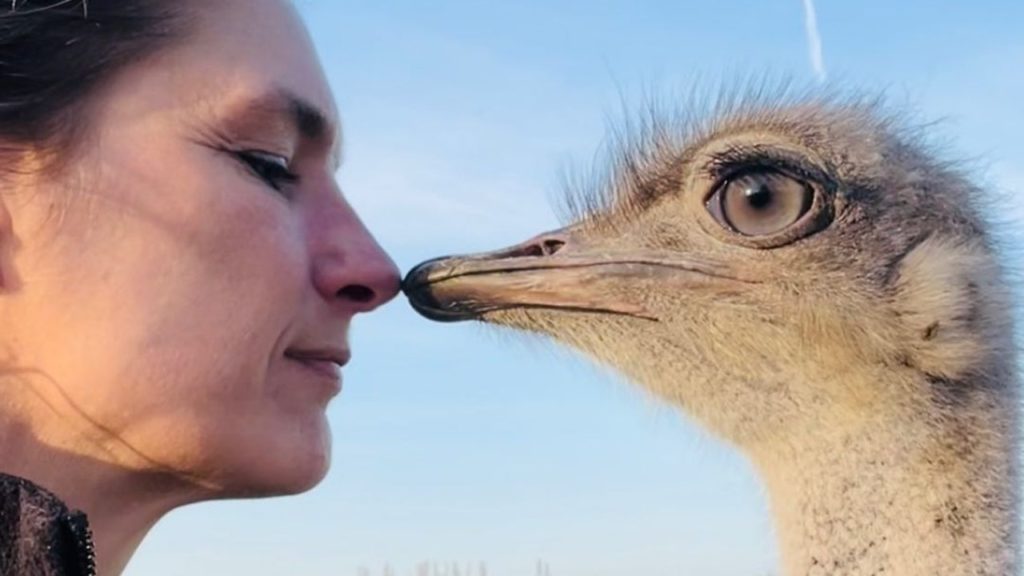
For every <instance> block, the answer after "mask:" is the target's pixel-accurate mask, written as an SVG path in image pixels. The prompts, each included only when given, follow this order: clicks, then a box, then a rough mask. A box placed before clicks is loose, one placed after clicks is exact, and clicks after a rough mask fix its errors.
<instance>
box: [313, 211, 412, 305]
mask: <svg viewBox="0 0 1024 576" xmlns="http://www.w3.org/2000/svg"><path fill="white" fill-rule="evenodd" d="M332 214H333V216H332ZM319 216H320V218H324V219H326V220H325V221H322V225H320V226H317V227H316V228H317V232H316V233H315V234H314V244H315V246H314V251H315V252H314V259H313V282H314V284H315V286H316V289H317V291H318V292H319V293H320V294H321V296H322V297H323V298H324V299H325V300H327V301H328V302H338V303H340V304H342V305H343V306H345V307H346V308H348V309H349V310H351V311H352V312H354V313H358V312H369V311H370V310H373V309H374V308H377V307H378V306H380V305H382V304H384V303H385V302H387V301H389V300H391V299H392V298H394V297H395V295H396V294H398V290H399V283H400V280H401V278H400V273H399V270H398V267H397V266H396V265H395V263H394V261H393V260H392V259H391V257H390V256H388V254H387V252H385V251H384V249H383V248H381V246H380V244H378V243H377V240H376V239H375V238H374V237H373V235H372V234H371V233H370V231H369V230H368V229H367V228H366V226H365V225H364V224H363V222H362V220H360V218H359V216H358V215H357V214H356V213H355V210H353V209H352V207H351V206H350V205H349V204H348V203H347V202H346V201H345V200H344V199H340V198H339V202H338V203H337V204H336V209H334V210H325V211H321V212H320V215H319Z"/></svg>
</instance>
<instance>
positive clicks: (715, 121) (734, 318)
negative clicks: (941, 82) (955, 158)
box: [403, 95, 1019, 576]
mask: <svg viewBox="0 0 1024 576" xmlns="http://www.w3.org/2000/svg"><path fill="white" fill-rule="evenodd" d="M902 126H903V123H902V122H900V121H898V120H897V119H896V118H895V116H893V115H890V114H888V113H886V112H884V110H883V108H882V107H881V106H880V105H877V104H876V103H871V102H865V101H861V100H844V99H839V98H834V97H825V96H816V95H809V96H802V97H795V98H793V97H791V98H780V99H776V98H760V99H757V98H755V99H746V100H744V101H741V102H734V103H732V104H729V103H726V104H723V105H719V106H718V107H717V108H716V109H715V111H714V113H713V114H711V115H710V118H707V119H704V120H701V121H698V122H693V121H679V120H678V119H676V120H673V119H671V118H670V117H662V116H659V115H657V114H653V115H650V117H649V119H648V120H647V121H645V122H642V123H641V125H640V126H639V127H634V128H633V129H631V133H632V136H631V137H630V138H627V139H625V140H624V141H623V142H624V145H622V146H619V147H618V148H617V152H615V153H614V154H613V155H612V162H611V166H612V167H611V168H610V169H609V170H608V171H607V176H606V177H605V178H604V179H603V180H602V181H601V183H600V184H599V185H597V186H591V187H590V190H591V191H590V192H589V193H588V194H587V195H586V196H584V201H583V202H575V203H574V205H575V207H576V210H575V212H574V217H573V218H572V221H571V222H570V223H569V224H568V225H567V226H566V227H564V228H562V229H560V230H557V231H553V232H549V233H545V234H541V235H539V236H537V237H535V238H533V239H531V240H529V241H527V242H525V243H523V244H520V245H517V246H514V247H511V248H507V249H504V250H499V251H496V252H490V253H486V254H476V255H468V256H451V257H444V258H438V259H435V260H431V261H428V262H424V263H422V264H420V265H419V266H417V267H415V268H414V269H413V270H411V271H410V272H409V273H408V275H407V276H406V278H405V280H404V282H403V289H404V291H405V293H406V294H407V296H408V297H409V300H410V302H411V304H412V305H413V307H414V308H415V309H416V310H417V311H418V312H420V313H421V314H422V315H424V316H426V317H427V318H430V319H433V320H439V321H456V320H466V319H476V320H481V321H483V322H487V323H490V324H494V325H501V326H506V327H512V328H515V329H520V330H526V331H530V332H534V333H539V334H544V335H547V336H550V337H552V338H553V339H555V340H557V341H560V342H562V343H565V344H567V345H569V346H571V347H573V348H576V349H578V350H580V351H582V352H583V353H584V354H586V355H588V356H590V357H592V358H593V359H595V360H597V361H599V362H601V363H604V364H606V365H609V366H611V367H613V368H615V369H616V370H617V371H619V372H620V373H622V374H624V375H625V376H626V377H627V378H628V379H630V380H631V381H633V382H635V383H637V384H639V385H640V386H641V387H643V388H645V389H647V390H649V391H650V392H652V393H653V394H654V395H656V396H657V397H660V398H662V399H664V400H665V401H667V402H668V403H670V404H672V405H674V406H677V407H679V408H680V409H682V411H684V412H685V413H687V414H688V415H689V416H690V417H691V418H693V419H695V420H696V421H697V422H699V423H701V424H702V425H703V426H705V427H707V428H708V429H710V430H711V431H712V432H713V433H714V434H716V435H718V436H719V437H721V438H723V439H724V440H725V441H727V442H728V443H730V444H732V445H733V446H735V447H736V448H737V449H739V450H740V451H741V452H742V453H743V454H744V455H745V456H746V457H747V458H749V460H750V461H751V462H752V463H753V465H754V467H755V469H756V471H757V472H758V474H759V476H760V477H761V479H762V481H763V482H764V485H765V487H766V488H767V492H768V495H769V499H770V505H771V510H772V513H773V517H774V520H775V524H776V532H777V534H778V539H779V546H780V549H781V557H782V562H783V564H784V568H785V573H786V574H789V575H793V576H796V575H809V574H849V575H881V574H895V575H900V576H926V575H927V576H934V575H937V574H942V575H944V576H960V575H964V576H966V575H982V574H984V575H993V576H995V575H999V576H1004V575H1010V574H1015V573H1016V571H1017V569H1018V567H1019V564H1018V551H1017V550H1018V533H1019V525H1018V512H1017V504H1018V502H1017V495H1018V488H1017V483H1018V478H1017V456H1016V448H1017V427H1018V392H1017V373H1016V368H1015V354H1014V353H1015V351H1014V348H1013V337H1012V325H1011V319H1010V311H1009V306H1010V298H1009V290H1008V289H1007V287H1006V283H1005V281H1004V280H1003V274H1002V272H1001V270H1000V267H999V265H998V264H997V261H996V258H995V255H994V249H993V240H992V238H991V235H990V233H989V232H988V229H987V227H986V224H985V223H984V222H983V220H982V218H981V217H980V215H979V207H978V195H979V194H978V192H979V191H978V189H977V188H976V187H975V186H973V185H972V184H971V183H970V182H969V181H968V180H967V179H966V178H965V177H964V175H962V174H961V173H959V172H958V170H957V169H956V168H955V167H954V166H953V165H951V164H948V163H944V162H941V161H939V160H937V159H936V158H934V157H933V156H934V155H933V154H932V152H931V151H930V150H929V149H927V148H926V147H925V146H924V145H923V144H922V143H921V141H920V139H919V138H918V137H917V134H916V132H915V131H913V130H910V129H908V128H905V127H902Z"/></svg>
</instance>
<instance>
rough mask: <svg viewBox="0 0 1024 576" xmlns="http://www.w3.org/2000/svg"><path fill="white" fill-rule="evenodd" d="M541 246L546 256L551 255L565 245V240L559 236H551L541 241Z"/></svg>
mask: <svg viewBox="0 0 1024 576" xmlns="http://www.w3.org/2000/svg"><path fill="white" fill-rule="evenodd" d="M540 246H541V251H542V253H543V254H544V255H545V256H551V255H552V254H554V253H555V252H558V251H559V250H561V249H562V247H563V246H565V241H564V240H559V239H558V238H549V239H547V240H545V241H543V242H541V244H540Z"/></svg>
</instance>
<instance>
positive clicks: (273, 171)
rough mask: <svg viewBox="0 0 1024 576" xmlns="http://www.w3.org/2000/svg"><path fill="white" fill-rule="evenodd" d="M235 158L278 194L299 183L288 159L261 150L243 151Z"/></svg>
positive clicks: (236, 154)
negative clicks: (289, 166)
mask: <svg viewBox="0 0 1024 576" xmlns="http://www.w3.org/2000/svg"><path fill="white" fill-rule="evenodd" d="M235 156H236V157H237V158H238V160H239V161H240V162H241V163H242V164H243V165H244V166H245V167H246V168H248V169H249V171H250V172H251V173H252V174H253V175H254V176H256V177H257V178H259V179H260V180H262V181H263V182H264V183H266V184H267V186H270V187H271V188H273V189H274V190H276V191H278V192H283V191H284V189H285V187H286V186H288V185H291V184H295V183H296V182H298V181H299V175H298V174H296V173H294V172H292V171H291V170H290V169H289V168H288V159H287V158H285V157H283V156H280V155H277V154H271V153H270V152H262V151H260V150H242V151H238V152H235Z"/></svg>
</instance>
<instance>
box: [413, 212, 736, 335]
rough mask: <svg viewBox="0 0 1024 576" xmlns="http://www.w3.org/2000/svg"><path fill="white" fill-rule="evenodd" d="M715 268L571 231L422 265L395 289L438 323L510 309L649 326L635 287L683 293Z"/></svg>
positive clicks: (718, 277)
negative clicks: (600, 243)
mask: <svg viewBox="0 0 1024 576" xmlns="http://www.w3.org/2000/svg"><path fill="white" fill-rule="evenodd" d="M721 268H722V267H721V266H720V265H717V264H712V263H710V262H707V261H701V260H699V259H695V258H688V257H685V256H684V255H680V254H671V255H669V254H667V253H665V252H660V251H653V250H630V251H611V250H609V249H608V248H607V246H605V247H602V248H598V247H595V246H588V245H587V244H586V243H584V242H580V241H578V240H577V238H576V237H575V236H574V234H573V233H572V232H571V231H569V230H559V231H555V232H552V233H548V234H542V235H540V236H538V237H536V238H533V239H530V240H528V241H526V242H524V243H522V244H518V245H516V246H512V247H509V248H506V249H503V250H498V251H495V252H486V253H480V254H470V255H464V256H445V257H441V258H435V259H433V260H428V261H426V262H423V263H421V264H419V265H417V266H416V267H414V268H413V269H412V270H411V271H409V273H408V274H407V275H406V277H405V279H404V280H403V281H402V291H403V292H405V294H406V296H407V297H408V298H409V302H410V304H412V307H413V308H414V309H415V310H416V311H417V312H419V313H420V314H422V315H423V316H425V317H427V318H429V319H431V320H437V321H441V322H455V321H460V320H471V319H479V318H482V317H483V316H485V315H486V314H487V313H488V312H494V311H498V310H507V309H512V308H549V309H550V308H554V309H559V310H565V311H576V312H596V313H605V314H617V315H625V316H632V317H635V318H640V319H644V320H650V321H657V320H658V317H657V315H656V313H655V312H654V311H652V310H649V309H648V307H647V306H645V298H643V294H642V293H641V292H642V290H637V288H638V287H643V286H645V285H647V286H650V285H652V284H656V285H657V286H658V287H659V288H660V289H665V288H668V289H672V288H673V287H678V288H679V289H685V288H693V287H696V286H698V285H707V284H708V283H709V282H714V283H719V282H720V281H722V280H726V279H727V278H729V276H730V275H729V274H727V273H726V271H724V270H722V269H721ZM666 284H668V285H667V286H666Z"/></svg>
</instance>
